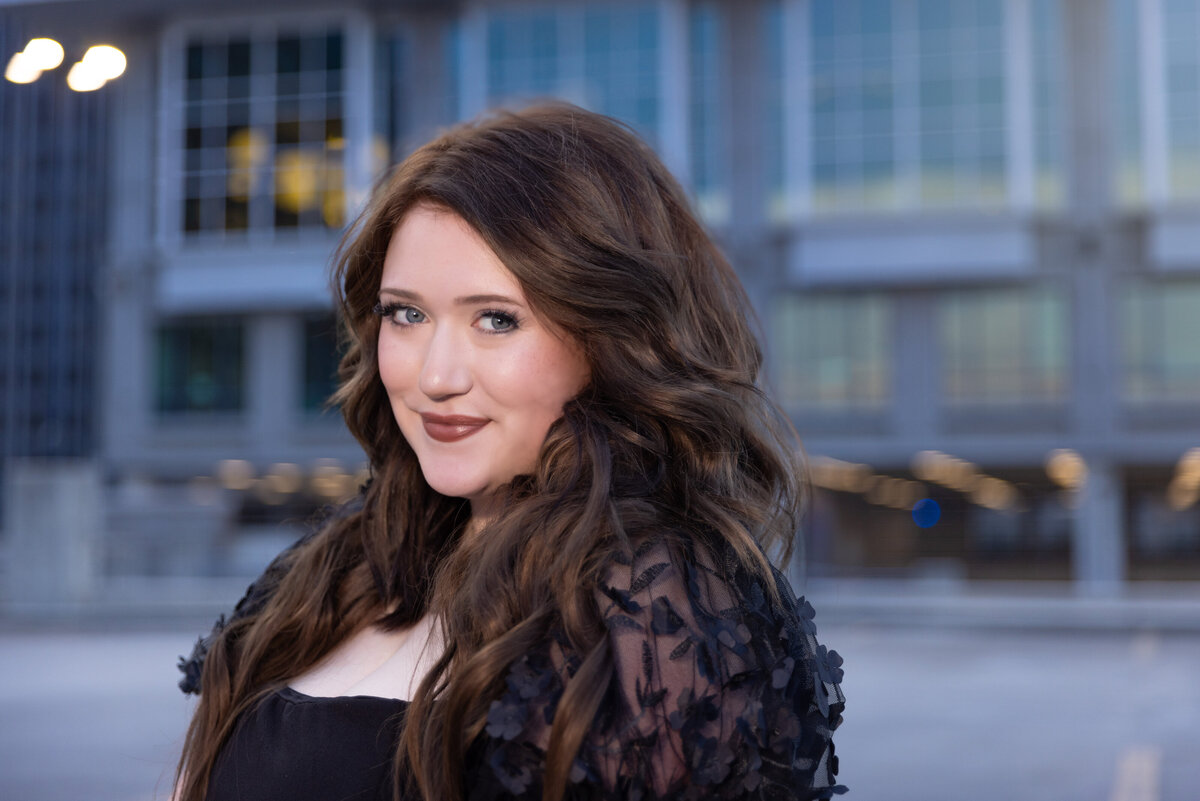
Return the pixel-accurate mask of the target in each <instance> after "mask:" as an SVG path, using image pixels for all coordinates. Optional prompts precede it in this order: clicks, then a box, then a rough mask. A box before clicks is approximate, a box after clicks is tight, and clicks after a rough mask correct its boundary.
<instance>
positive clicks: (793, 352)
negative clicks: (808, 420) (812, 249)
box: [771, 293, 891, 410]
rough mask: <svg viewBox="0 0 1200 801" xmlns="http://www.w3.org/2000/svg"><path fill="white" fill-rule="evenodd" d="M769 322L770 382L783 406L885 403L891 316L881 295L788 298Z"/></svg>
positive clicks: (780, 304) (810, 406)
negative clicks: (772, 369) (772, 370)
mask: <svg viewBox="0 0 1200 801" xmlns="http://www.w3.org/2000/svg"><path fill="white" fill-rule="evenodd" d="M772 319H773V322H774V326H773V329H772V334H773V339H772V343H771V344H772V350H773V353H774V356H775V358H774V362H775V380H776V386H777V389H778V391H779V398H780V401H781V402H782V403H783V404H784V405H785V406H787V407H789V408H794V409H795V408H810V409H821V408H826V409H837V410H846V409H848V408H854V407H879V406H882V405H883V404H885V403H886V402H887V400H888V397H889V394H890V384H891V377H890V373H889V370H890V350H889V348H888V342H889V338H888V334H887V332H888V328H889V325H890V319H891V315H890V313H889V307H888V305H887V300H886V299H885V298H884V297H883V296H882V295H877V294H842V293H837V294H835V293H805V294H795V295H789V296H787V297H784V298H782V299H781V300H779V301H778V302H777V304H776V307H775V309H774V315H773V318H772Z"/></svg>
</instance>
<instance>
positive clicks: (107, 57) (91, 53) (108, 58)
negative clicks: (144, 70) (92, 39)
mask: <svg viewBox="0 0 1200 801" xmlns="http://www.w3.org/2000/svg"><path fill="white" fill-rule="evenodd" d="M79 63H80V64H83V65H84V66H86V67H87V68H88V69H89V70H92V71H95V72H96V73H97V74H98V75H100V76H102V77H103V78H104V80H106V81H111V80H112V79H113V78H120V77H121V75H123V74H124V72H125V66H126V63H127V62H126V60H125V54H124V53H122V52H121V51H120V50H118V49H117V48H115V47H113V46H112V45H92V46H91V47H89V48H88V49H87V52H86V53H84V54H83V61H81V62H79Z"/></svg>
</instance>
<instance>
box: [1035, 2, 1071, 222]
mask: <svg viewBox="0 0 1200 801" xmlns="http://www.w3.org/2000/svg"><path fill="white" fill-rule="evenodd" d="M1031 11H1032V14H1033V43H1032V46H1033V102H1034V115H1033V116H1034V143H1033V148H1034V192H1035V195H1036V202H1037V205H1038V206H1040V207H1042V208H1056V207H1061V206H1062V205H1063V203H1064V202H1065V200H1066V188H1065V186H1064V177H1065V176H1064V174H1063V168H1064V164H1065V143H1064V141H1065V140H1064V134H1065V129H1064V117H1063V102H1062V101H1063V98H1062V90H1061V87H1062V84H1063V69H1064V65H1063V48H1062V41H1063V40H1062V36H1063V26H1062V12H1061V10H1060V9H1059V4H1058V0H1034V2H1033V4H1032V7H1031Z"/></svg>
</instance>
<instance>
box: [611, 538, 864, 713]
mask: <svg viewBox="0 0 1200 801" xmlns="http://www.w3.org/2000/svg"><path fill="white" fill-rule="evenodd" d="M598 596H599V604H600V611H601V615H602V617H603V619H604V620H605V623H606V625H607V627H608V631H609V638H610V642H611V645H612V649H613V653H614V657H615V660H614V662H615V664H616V666H617V668H618V671H617V676H618V678H620V677H621V674H622V668H626V669H628V667H629V666H630V664H631V663H630V659H629V657H631V656H636V657H638V665H637V667H638V668H639V669H640V670H641V671H642V672H643V673H645V671H646V668H647V665H646V663H645V659H644V657H645V656H646V655H647V654H650V655H652V656H654V657H655V658H656V662H660V670H662V671H663V673H664V678H668V679H669V677H670V675H671V674H674V673H678V672H680V671H679V670H678V669H677V666H676V663H683V665H684V666H685V667H687V668H693V669H694V672H695V674H696V675H697V677H698V678H699V680H700V681H702V682H703V683H705V684H706V685H708V686H710V687H711V688H713V689H715V690H725V689H727V688H728V687H729V686H731V685H734V684H736V685H737V686H738V687H739V688H745V687H746V686H747V685H748V684H751V683H754V682H761V683H764V684H766V685H770V687H769V688H770V689H772V690H782V691H785V692H786V693H788V694H791V695H793V696H796V700H797V701H799V700H803V699H805V698H807V699H810V700H811V701H812V703H813V705H814V708H815V709H816V710H817V711H819V712H820V713H821V714H822V715H824V716H826V717H828V718H830V719H831V720H830V724H831V725H830V728H833V727H835V726H836V725H837V723H838V722H839V721H840V716H839V713H840V709H841V705H842V703H843V702H844V699H843V697H842V694H841V691H840V689H839V687H838V685H839V684H840V682H841V678H842V670H841V664H842V662H841V658H840V657H839V656H838V654H837V653H836V652H834V651H829V650H827V649H826V648H825V647H824V646H822V645H820V644H819V643H818V642H817V638H816V634H817V631H816V625H815V622H814V621H815V616H816V615H815V611H814V610H813V607H812V605H811V604H809V603H808V601H807V600H805V599H804V598H797V597H796V595H795V594H794V592H793V591H792V588H791V585H790V584H789V583H788V581H787V579H786V578H785V577H784V576H783V575H782V574H781V573H780V572H779V571H778V570H775V569H774V568H771V569H770V572H769V573H765V574H764V573H763V572H762V571H761V570H759V569H756V566H755V565H752V564H747V562H746V561H745V560H743V559H740V558H738V556H737V555H736V554H735V552H734V550H733V548H732V547H731V546H728V545H722V546H718V547H716V548H701V547H697V546H695V545H692V544H691V543H688V542H686V541H684V542H680V541H678V540H675V541H672V540H666V539H664V540H658V541H654V542H647V543H645V544H643V545H642V546H641V547H639V548H638V549H637V550H635V551H633V552H632V553H629V554H627V556H626V557H625V558H623V559H621V560H620V561H618V562H617V563H614V564H613V565H612V567H611V568H610V570H609V571H608V572H607V575H606V578H605V580H604V581H603V582H602V586H601V587H600V590H599V593H598ZM631 651H633V652H634V653H630V652H631ZM663 659H665V662H662V661H661V660H663Z"/></svg>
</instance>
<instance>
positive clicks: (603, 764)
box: [179, 541, 846, 801]
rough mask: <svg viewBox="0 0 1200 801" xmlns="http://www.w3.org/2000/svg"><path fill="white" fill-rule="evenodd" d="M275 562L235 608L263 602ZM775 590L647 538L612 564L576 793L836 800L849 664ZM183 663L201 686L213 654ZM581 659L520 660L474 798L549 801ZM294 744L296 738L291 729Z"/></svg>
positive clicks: (796, 602) (484, 744)
mask: <svg viewBox="0 0 1200 801" xmlns="http://www.w3.org/2000/svg"><path fill="white" fill-rule="evenodd" d="M284 564H285V560H284V559H283V558H280V559H277V560H276V562H275V563H274V564H272V566H271V567H270V568H268V570H267V571H266V573H264V575H263V576H262V577H261V578H260V579H259V580H258V581H257V582H255V584H254V585H252V586H251V587H250V589H249V591H248V592H247V594H246V597H245V598H243V599H242V601H241V602H240V603H239V604H238V606H237V608H236V609H235V611H234V616H233V617H234V619H236V618H238V617H239V616H242V615H245V614H249V613H252V612H253V611H254V610H256V609H258V608H260V607H261V606H262V605H263V604H264V603H265V602H266V600H267V599H268V598H269V597H270V595H271V594H272V593H273V591H274V589H275V587H277V586H278V582H279V579H280V577H281V575H282V574H283V572H285V571H286V568H285V567H284V566H283V565H284ZM772 580H773V581H774V583H775V588H776V592H774V593H772V592H770V591H769V589H768V588H767V587H766V586H764V585H763V584H762V583H761V581H760V580H759V579H758V578H757V577H754V576H752V575H750V574H749V573H747V572H746V571H745V570H743V569H742V568H741V567H740V566H739V564H738V562H737V561H736V560H735V559H733V558H732V555H731V554H726V555H724V556H723V557H722V558H720V559H716V560H714V559H710V558H703V557H702V556H700V555H699V554H698V553H697V552H696V551H695V550H694V549H688V548H680V547H678V546H668V545H667V544H666V543H665V542H662V541H658V542H651V543H647V544H646V545H645V546H643V547H642V548H640V549H639V550H638V551H637V552H636V553H634V554H632V555H630V556H629V557H628V558H627V559H625V560H623V562H622V563H619V564H615V565H614V566H613V567H612V569H611V570H610V571H609V574H608V580H607V582H606V584H605V586H604V587H603V588H602V590H601V592H600V593H599V594H598V596H597V600H598V603H599V608H600V610H601V612H602V613H603V616H604V619H605V620H606V622H607V627H608V635H607V636H608V637H609V645H610V651H611V654H612V658H613V668H614V670H613V673H614V679H613V681H612V683H611V685H610V686H609V687H608V688H607V695H606V697H605V699H604V702H603V703H602V704H601V705H600V711H599V714H598V715H597V717H596V719H595V720H594V721H593V724H592V726H591V728H590V730H589V732H588V734H587V736H586V737H585V740H584V742H583V745H582V747H581V748H580V750H579V753H578V755H577V757H576V758H575V761H574V763H573V765H572V769H571V772H570V776H569V783H568V788H567V798H571V799H587V798H608V799H612V798H621V799H630V800H631V801H643V800H644V801H653V799H789V800H794V801H807V800H808V799H828V798H830V797H832V796H833V795H835V794H839V793H843V792H845V789H846V788H844V787H842V786H840V785H838V784H837V783H836V774H837V767H838V766H837V758H836V756H835V755H834V747H833V741H832V733H833V731H834V730H835V729H836V728H837V727H838V724H839V723H840V722H841V719H842V711H843V708H844V706H845V698H844V697H843V695H842V692H841V689H840V687H839V686H838V685H839V683H840V682H841V679H842V669H841V664H842V660H841V657H839V656H838V655H837V653H836V652H834V651H827V650H826V648H825V646H823V645H820V644H818V642H817V639H816V627H815V626H814V624H813V616H814V613H813V608H812V606H811V605H809V604H808V602H807V601H805V600H804V599H803V598H796V597H795V595H794V593H793V592H792V589H791V586H790V585H789V584H788V582H787V580H786V579H785V578H784V577H783V575H782V574H780V573H778V572H777V571H776V572H775V573H774V575H773V579H772ZM224 623H225V621H224V619H222V620H219V621H218V623H217V626H215V627H214V629H213V633H212V634H210V635H209V636H208V637H206V638H202V639H201V640H200V642H198V643H197V644H196V649H195V651H194V652H193V654H192V655H191V656H190V657H189V658H187V659H182V658H181V659H180V665H179V667H180V670H181V671H182V672H183V673H184V679H183V680H182V681H181V682H180V687H181V688H182V689H183V690H184V691H185V692H198V691H199V676H200V673H201V672H202V670H203V665H204V659H205V656H206V655H207V650H208V645H209V643H210V642H211V641H212V639H213V638H214V637H215V636H217V635H218V634H219V633H220V631H221V629H222V627H223V625H224ZM581 663H582V656H581V655H580V654H578V653H577V652H575V651H573V650H572V649H571V648H570V646H569V645H568V644H567V643H566V642H565V638H562V637H559V638H555V639H553V640H552V641H550V642H548V643H547V644H546V647H545V648H543V649H538V650H535V651H533V652H531V653H529V654H527V655H525V656H524V657H522V658H521V659H520V660H519V661H518V662H516V663H515V664H513V665H512V667H511V668H510V669H509V672H508V675H507V677H506V689H505V691H504V693H503V694H502V696H501V697H500V698H499V699H497V700H496V701H494V702H493V703H492V705H491V709H490V711H489V714H488V720H487V726H486V729H485V731H484V733H483V734H482V736H481V738H480V740H479V741H477V742H476V744H475V746H474V747H473V748H472V750H471V753H470V754H469V756H468V763H469V770H470V775H469V776H468V777H467V788H468V794H469V796H470V798H471V799H472V800H473V801H490V800H491V799H522V800H523V799H530V800H532V799H540V798H541V797H542V790H543V773H544V770H545V756H546V753H545V750H546V747H547V745H548V742H549V738H550V731H551V727H552V726H553V723H554V716H555V711H556V709H557V707H558V704H559V701H560V700H561V698H562V695H563V691H564V688H565V686H566V684H567V683H568V682H570V681H571V680H572V677H573V676H574V675H575V674H576V672H577V671H578V670H579V668H580V665H581ZM296 734H297V736H299V735H300V733H296Z"/></svg>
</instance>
